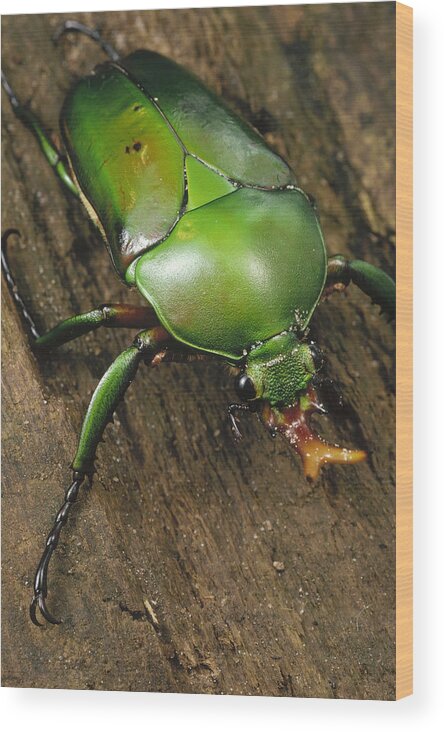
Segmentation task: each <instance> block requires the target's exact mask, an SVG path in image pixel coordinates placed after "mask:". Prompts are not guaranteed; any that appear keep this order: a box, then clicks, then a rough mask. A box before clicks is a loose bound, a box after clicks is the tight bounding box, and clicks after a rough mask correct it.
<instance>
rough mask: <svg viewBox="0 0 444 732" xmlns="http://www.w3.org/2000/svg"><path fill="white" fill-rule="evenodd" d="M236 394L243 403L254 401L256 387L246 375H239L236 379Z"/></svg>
mask: <svg viewBox="0 0 444 732" xmlns="http://www.w3.org/2000/svg"><path fill="white" fill-rule="evenodd" d="M235 388H236V393H237V395H238V397H239V398H240V399H242V401H243V402H249V401H251V400H252V399H256V387H255V385H254V383H253V381H252V379H250V377H249V376H247V374H241V375H240V376H239V377H238V378H237V379H236V384H235Z"/></svg>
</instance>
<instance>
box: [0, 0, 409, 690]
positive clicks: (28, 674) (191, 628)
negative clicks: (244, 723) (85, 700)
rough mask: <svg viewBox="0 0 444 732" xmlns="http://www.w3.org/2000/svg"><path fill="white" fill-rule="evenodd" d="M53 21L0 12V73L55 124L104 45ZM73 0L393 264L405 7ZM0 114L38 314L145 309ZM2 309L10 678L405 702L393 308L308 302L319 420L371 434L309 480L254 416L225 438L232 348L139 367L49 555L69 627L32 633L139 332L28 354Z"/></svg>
mask: <svg viewBox="0 0 444 732" xmlns="http://www.w3.org/2000/svg"><path fill="white" fill-rule="evenodd" d="M62 17H63V16H34V17H29V16H28V17H25V16H23V17H4V18H3V55H4V58H3V69H4V70H5V71H6V73H7V75H8V77H9V79H10V82H11V84H13V86H14V87H15V89H16V92H17V94H18V95H19V96H20V97H21V98H22V99H25V100H28V99H31V107H32V109H33V110H34V111H35V112H36V113H38V114H39V115H40V116H41V117H42V118H43V120H44V121H45V124H46V125H47V126H48V127H49V128H52V129H54V130H55V129H56V127H57V117H58V111H59V109H60V107H61V103H62V101H63V98H64V95H65V94H66V92H67V90H68V88H69V86H70V84H72V82H73V80H74V79H75V78H77V77H78V76H79V75H81V74H84V73H86V72H87V71H88V70H89V69H90V68H91V67H92V66H94V65H95V63H96V62H97V61H98V60H102V58H103V56H102V54H101V53H100V50H99V49H98V48H97V47H96V46H95V45H94V44H93V43H92V42H91V41H88V39H85V38H81V37H79V36H71V37H69V38H66V39H65V40H64V41H63V43H62V44H61V45H60V46H59V47H58V48H56V47H54V46H53V44H52V43H51V40H50V39H51V35H52V33H53V31H54V30H55V28H56V27H58V25H59V23H60V22H61V20H62ZM69 17H76V18H78V19H80V20H82V21H84V22H86V23H88V24H90V25H94V26H100V27H102V29H103V30H104V34H105V36H106V37H107V38H108V39H109V40H111V42H112V43H113V44H114V45H115V46H116V47H117V49H118V50H119V51H120V52H122V53H126V52H129V51H131V50H134V49H135V48H138V47H147V48H151V49H153V50H156V51H159V52H161V53H164V54H166V55H168V56H170V57H172V58H174V59H175V60H177V61H178V62H180V63H183V64H185V65H186V66H188V67H189V68H190V69H192V70H193V71H195V72H196V73H197V74H198V75H199V76H200V77H201V78H202V79H204V80H205V81H206V82H207V83H208V84H209V85H210V86H211V87H212V88H213V89H215V90H216V91H217V92H218V93H221V94H222V95H223V96H224V98H225V99H226V100H227V101H228V102H229V103H231V104H232V105H233V106H234V108H235V109H237V110H238V111H239V112H241V113H242V114H243V115H244V116H245V117H247V118H248V119H249V120H250V121H251V122H252V123H253V124H255V125H256V126H257V127H258V129H259V130H260V131H261V132H262V133H264V134H265V136H266V138H267V140H268V141H269V142H270V144H272V145H274V146H275V148H276V149H277V150H278V151H279V152H280V153H281V154H283V155H284V156H285V157H286V158H287V159H288V160H289V162H290V164H291V165H292V166H293V167H294V169H295V170H296V173H297V175H298V177H299V182H300V184H301V185H302V186H303V187H304V188H305V189H306V190H308V191H309V192H310V193H311V194H312V195H314V196H315V198H316V199H317V203H318V207H319V211H320V216H321V222H322V226H323V229H324V233H325V236H326V242H327V247H328V249H329V252H330V253H334V252H336V251H341V252H343V253H345V254H347V255H350V254H353V255H356V256H361V257H365V258H366V259H368V260H369V261H371V262H373V263H375V264H380V265H382V266H383V267H385V268H386V269H387V270H388V271H389V272H390V273H392V274H393V271H394V262H395V249H394V230H395V176H394V172H395V167H394V166H395V96H394V82H395V44H394V32H395V5H394V4H393V3H382V4H379V3H378V4H370V5H367V4H363V5H361V4H359V5H332V6H327V5H326V6H306V7H303V6H299V7H298V6H296V7H273V8H262V9H260V8H249V9H236V10H235V9H220V10H198V11H195V10H191V11H188V10H180V11H178V10H174V11H156V12H146V13H142V12H135V13H112V14H95V15H94V16H93V15H88V14H82V15H75V16H72V15H71V16H69ZM3 97H4V95H3ZM3 109H4V127H3V132H4V135H3V229H5V228H6V227H11V226H14V227H17V228H19V229H20V231H21V233H22V239H21V241H20V243H17V244H16V245H14V247H13V251H12V252H11V261H12V264H13V268H14V271H15V273H16V276H17V280H18V282H19V285H20V288H21V290H22V293H23V296H24V298H25V300H26V302H27V303H28V305H29V307H30V309H31V311H32V312H33V313H34V314H35V317H36V320H37V323H38V326H39V327H40V328H41V329H44V328H48V327H50V326H52V325H54V324H55V323H56V322H57V321H58V320H60V319H62V318H64V317H67V316H68V315H70V314H71V313H73V312H80V311H85V310H88V309H90V308H91V307H92V306H93V305H96V304H98V303H101V302H104V301H106V300H113V301H119V300H124V301H132V302H137V297H136V296H135V295H134V294H133V293H129V292H128V291H125V289H124V288H122V286H121V285H120V284H119V282H118V281H117V279H116V278H115V277H114V275H113V272H112V268H111V264H110V262H109V261H108V258H107V256H106V254H105V252H104V249H103V245H102V244H101V242H100V240H99V237H98V236H97V234H96V233H95V232H94V231H93V229H92V227H91V225H90V224H89V223H88V221H87V217H86V215H85V214H84V211H83V210H82V208H81V207H80V205H78V204H77V203H76V202H74V203H73V202H72V201H71V200H70V198H69V197H68V195H67V194H65V192H64V191H62V189H61V186H60V185H59V183H58V182H57V181H56V180H55V179H54V177H53V175H52V171H51V170H50V169H49V168H47V167H46V165H45V163H44V161H43V159H42V157H41V154H40V152H39V150H38V149H37V146H36V144H35V141H34V140H33V139H32V138H31V136H30V134H29V132H28V131H27V130H25V129H23V127H22V126H21V124H20V123H19V122H18V121H17V120H16V119H14V117H13V115H12V113H11V110H10V108H9V106H8V103H7V100H6V99H5V98H3ZM98 111H99V110H98ZM2 304H3V409H4V416H3V512H2V517H3V534H2V536H3V554H2V556H3V684H4V685H6V686H34V687H65V688H66V687H67V688H88V689H122V690H139V691H142V690H148V691H182V692H199V693H217V694H222V693H223V694H261V695H288V696H291V695H293V696H318V697H352V698H383V699H393V698H394V697H395V409H394V405H395V402H394V388H395V371H394V347H395V341H394V332H395V331H394V326H393V325H392V324H387V323H386V322H385V320H384V319H383V318H381V317H380V316H379V309H378V308H376V307H375V306H373V305H372V304H371V303H370V302H369V301H368V300H367V298H366V297H365V296H364V295H362V294H361V293H359V292H357V291H353V292H352V291H350V292H349V293H348V294H347V295H338V296H335V297H333V298H331V299H330V300H329V301H327V302H324V303H322V304H321V306H320V307H319V308H318V310H317V313H316V315H315V317H314V319H313V321H312V331H311V333H312V335H313V337H315V338H316V339H317V341H318V342H319V344H320V345H321V346H322V348H323V350H324V352H325V355H326V357H327V363H328V365H327V371H328V373H329V375H330V376H331V377H332V378H333V379H334V380H335V381H336V382H337V384H338V386H339V388H340V391H341V392H342V394H343V398H344V404H345V407H344V409H343V410H342V412H340V413H338V414H333V415H332V416H330V417H329V418H322V419H321V420H319V423H318V424H319V428H320V429H321V431H322V433H323V434H324V435H325V436H326V437H328V438H330V439H335V440H337V441H338V442H340V443H341V444H346V445H351V446H356V447H364V448H366V449H368V450H369V451H370V457H369V460H368V462H367V463H366V464H363V465H359V466H356V467H348V468H341V467H332V468H329V469H328V470H325V471H324V473H323V475H322V478H321V479H320V480H319V482H318V483H316V484H315V485H310V484H309V483H307V482H306V481H305V479H304V478H303V475H302V472H301V466H300V463H299V462H298V460H297V458H296V457H295V456H293V455H292V454H291V452H290V451H289V450H288V449H287V447H286V445H285V444H284V443H283V442H282V441H281V440H276V441H273V440H271V439H270V437H269V436H268V435H267V434H266V432H265V430H264V429H263V427H262V426H261V425H260V424H259V423H258V422H257V421H256V419H255V418H254V417H250V418H248V417H247V418H243V419H242V429H243V432H244V436H245V439H244V440H243V442H242V443H241V444H235V443H234V442H233V439H232V436H231V433H230V429H229V426H228V424H227V419H226V406H227V404H228V403H229V401H230V400H232V398H233V396H234V395H233V389H232V377H231V376H230V375H229V374H228V373H227V372H226V370H225V369H224V368H223V366H222V365H220V364H217V363H214V364H213V363H211V364H205V363H195V364H191V365H167V366H163V367H162V368H159V369H158V370H148V369H145V370H142V371H141V372H140V373H139V375H138V378H137V379H136V381H135V382H134V384H133V385H132V387H131V389H130V390H129V392H128V394H127V398H126V400H125V403H124V404H122V405H121V407H120V408H119V409H118V414H117V419H116V422H115V424H114V425H112V426H110V427H108V429H107V431H106V435H105V437H106V440H105V444H103V445H101V447H100V449H99V453H98V460H97V468H98V474H97V476H96V478H95V481H94V486H93V489H92V491H91V492H87V493H85V494H84V497H83V499H82V501H81V503H80V505H79V506H78V510H77V511H76V512H75V518H73V520H72V521H70V523H69V526H68V527H67V528H66V530H65V533H64V535H63V539H62V541H61V545H60V548H59V551H58V554H57V557H56V558H55V560H54V561H53V563H52V566H51V571H50V607H51V608H52V609H53V610H54V612H55V613H57V614H60V615H61V616H62V617H63V619H64V623H63V625H62V626H60V627H56V628H55V627H49V628H44V629H38V628H35V627H34V626H33V625H32V624H31V623H30V621H29V619H28V615H27V612H28V603H29V600H30V597H31V586H32V581H33V575H34V571H35V566H36V561H37V559H38V557H39V556H40V553H41V550H42V547H43V542H44V539H45V536H46V533H47V531H48V529H49V527H50V525H51V523H52V520H53V517H54V515H55V512H56V510H57V508H58V507H59V505H60V502H61V498H62V494H63V491H64V489H65V487H66V485H67V481H68V480H69V472H68V465H69V463H70V460H71V459H72V456H73V454H74V451H75V447H76V438H77V435H78V432H79V428H80V425H81V420H82V416H83V414H84V411H85V409H86V407H87V404H88V399H89V396H90V394H91V391H92V389H93V387H94V385H95V383H96V382H97V380H98V379H99V378H100V376H101V374H102V373H103V372H104V370H105V369H106V368H107V366H108V364H109V363H110V362H111V360H112V359H113V358H114V357H115V356H116V355H117V353H118V352H119V351H120V350H122V349H123V348H124V347H125V346H126V344H128V343H129V342H130V340H131V338H132V336H131V333H129V332H124V331H119V332H110V331H108V332H98V333H95V334H92V335H90V336H87V337H85V338H83V339H81V340H79V341H77V342H73V343H71V344H70V345H68V346H65V347H64V348H62V349H60V350H59V351H57V352H54V353H53V354H51V355H49V356H45V357H40V356H39V357H38V358H36V357H35V356H34V355H33V354H32V352H31V350H30V347H29V343H28V340H27V337H26V334H25V332H24V329H23V326H22V323H21V322H20V319H19V317H18V314H17V312H16V310H15V308H14V306H13V304H12V302H11V298H10V295H9V293H8V292H7V290H6V288H5V287H4V288H3V294H2ZM274 562H282V565H283V567H284V570H283V571H277V569H276V567H275V566H274V564H273V563H274ZM277 566H280V565H277Z"/></svg>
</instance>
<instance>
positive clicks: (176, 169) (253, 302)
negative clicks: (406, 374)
mask: <svg viewBox="0 0 444 732" xmlns="http://www.w3.org/2000/svg"><path fill="white" fill-rule="evenodd" d="M67 30H74V31H79V32H83V33H86V34H87V35H89V36H90V37H92V38H94V39H95V40H97V41H98V42H99V43H100V44H101V46H102V48H103V49H104V50H105V51H106V52H107V53H108V55H109V56H110V61H109V62H107V63H104V64H102V65H100V66H98V67H96V69H94V71H93V72H92V73H91V74H90V75H89V76H87V77H85V78H84V79H82V80H80V81H79V82H78V83H77V84H76V85H75V87H74V88H73V89H72V90H71V92H70V93H69V95H68V97H67V99H66V101H65V103H64V105H63V109H62V112H61V117H60V128H61V134H62V138H63V142H64V146H65V150H66V157H67V161H68V165H67V166H66V165H65V163H64V161H63V159H62V158H61V157H60V155H59V153H58V151H57V150H56V149H55V148H54V146H53V145H52V143H51V142H50V140H49V138H48V137H47V136H46V135H45V133H44V132H43V129H42V127H41V125H40V123H39V121H38V120H37V119H36V118H35V117H34V115H33V114H32V112H31V111H30V110H29V108H27V107H25V106H22V105H21V104H20V103H19V101H18V100H17V98H16V96H15V95H14V93H13V91H12V89H11V87H10V86H9V84H8V82H7V80H6V79H5V77H4V76H3V75H2V82H3V86H4V88H5V90H6V92H7V94H8V96H9V99H10V102H11V104H12V107H13V108H14V111H15V113H16V114H17V116H18V117H19V118H20V119H22V121H23V122H24V123H25V124H26V125H27V126H28V127H29V128H30V129H31V130H32V131H33V133H34V134H35V136H36V137H37V139H38V141H39V143H40V146H41V148H42V151H43V153H44V155H45V157H46V158H47V160H48V161H49V163H50V164H51V165H52V166H53V168H54V170H55V172H56V173H57V175H58V176H59V178H60V179H61V180H62V181H63V183H64V184H65V185H66V186H67V187H68V188H69V190H70V191H71V192H72V193H73V194H74V195H75V196H78V197H80V199H81V201H82V202H83V203H84V205H85V208H86V210H87V211H88V213H89V215H90V217H91V218H92V220H93V221H94V223H95V224H96V226H97V228H98V229H99V231H100V233H101V234H102V237H103V239H104V241H105V244H106V246H107V248H108V251H109V254H110V256H111V259H112V262H113V265H114V267H115V269H116V272H117V274H118V276H119V277H120V279H121V280H122V281H123V282H124V283H125V284H126V285H127V286H129V287H136V288H137V289H138V291H139V292H140V293H141V295H142V296H143V297H144V298H145V300H146V301H147V303H148V305H147V306H145V307H135V306H128V305H123V304H107V305H102V306H101V307H99V308H97V309H96V310H93V311H91V312H89V313H84V314H82V315H76V316H74V317H71V318H68V319H67V320H65V321H64V322H62V323H61V324H59V325H58V326H56V327H55V328H53V329H52V330H51V331H49V332H48V333H46V334H45V335H42V336H39V335H38V333H37V331H36V329H35V326H34V324H33V321H32V318H31V316H30V315H29V313H28V311H27V310H26V308H25V306H24V304H23V301H22V300H21V298H20V296H19V295H18V293H17V290H16V288H15V287H11V290H12V292H13V294H14V297H15V299H16V301H17V303H18V305H19V306H20V308H21V310H22V313H23V315H24V317H25V318H26V320H27V322H28V324H29V325H30V328H31V332H32V334H33V336H34V337H35V341H34V347H35V348H37V349H47V348H53V347H56V346H59V345H61V344H63V343H66V342H67V341H69V340H72V339H73V338H77V337H78V336H80V335H83V334H84V333H87V332H89V331H92V330H95V329H96V328H99V327H101V326H105V327H132V328H139V329H140V332H139V334H138V336H137V337H136V339H135V340H134V342H133V345H132V346H131V347H130V348H128V349H127V350H125V351H124V352H123V353H121V354H120V355H119V356H118V357H117V359H116V360H115V361H114V363H113V364H112V365H111V366H110V368H109V369H108V371H107V372H106V373H105V375H104V376H103V378H102V380H101V381H100V383H99V384H98V386H97V388H96V390H95V392H94V395H93V397H92V399H91V402H90V406H89V408H88V411H87V414H86V416H85V419H84V422H83V426H82V430H81V434H80V439H79V444H78V449H77V453H76V455H75V457H74V460H73V463H72V469H73V480H72V483H71V485H70V487H69V488H68V490H67V492H66V495H65V501H64V503H63V505H62V507H61V509H60V511H59V513H58V514H57V517H56V519H55V522H54V525H53V528H52V530H51V532H50V534H49V535H48V538H47V541H46V546H45V550H44V553H43V555H42V558H41V560H40V563H39V565H38V568H37V572H36V576H35V581H34V596H33V599H32V603H31V609H30V612H31V618H32V620H33V622H34V623H36V624H39V622H38V620H37V616H36V610H37V608H39V609H40V611H41V613H42V615H43V617H44V618H45V619H46V620H47V621H49V622H51V623H57V622H59V621H58V620H57V619H56V618H54V617H53V616H52V615H51V613H50V612H49V610H48V608H47V605H46V597H47V571H48V564H49V561H50V558H51V556H52V553H53V552H54V549H55V548H56V546H57V543H58V539H59V536H60V532H61V529H62V527H63V525H64V524H65V523H66V520H67V518H68V514H69V511H70V508H71V506H72V504H73V503H74V502H75V500H76V498H77V495H78V493H79V489H80V486H81V485H82V484H83V483H84V481H85V479H86V478H87V477H88V476H89V477H91V476H92V474H93V471H94V459H95V454H96V449H97V446H98V443H99V442H100V440H101V438H102V434H103V431H104V429H105V427H106V425H107V423H108V422H109V421H110V420H111V419H112V415H113V413H114V411H115V409H116V406H117V404H118V402H119V401H120V399H121V398H122V397H123V395H124V393H125V391H126V389H127V388H128V386H129V385H130V383H131V381H132V380H133V378H134V376H135V374H136V371H137V368H138V366H139V364H140V363H141V362H145V363H151V364H157V363H161V362H162V361H187V360H190V359H191V358H193V356H197V357H199V358H202V357H219V358H221V359H223V360H224V361H225V362H227V363H228V364H230V365H231V366H232V367H234V368H235V369H237V374H238V375H237V377H236V391H237V394H238V396H239V398H240V400H241V403H239V404H232V405H230V407H229V415H230V417H231V421H232V427H233V430H234V432H235V434H236V435H239V434H240V433H239V430H238V426H237V422H236V418H235V411H236V410H237V409H248V410H251V411H256V412H257V414H258V415H259V417H260V418H261V419H262V421H263V422H264V423H265V425H266V426H267V427H268V428H269V429H270V431H271V432H272V434H276V433H277V432H281V433H282V434H284V435H285V436H286V438H287V439H288V440H289V442H290V444H292V445H293V447H294V448H295V449H296V450H297V451H298V452H299V454H300V455H301V457H302V460H303V465H304V471H305V474H306V476H307V477H308V478H311V479H315V478H316V477H317V475H318V472H319V470H320V468H321V466H322V465H323V464H324V463H356V462H359V461H361V460H364V459H365V457H366V454H365V452H363V451H362V450H348V449H346V448H340V447H338V446H336V445H330V444H327V443H326V442H325V441H324V440H322V438H320V437H319V436H318V435H316V434H315V433H314V432H313V431H312V429H311V428H310V426H309V423H308V418H309V415H310V414H311V413H312V412H313V411H322V404H321V401H320V399H319V398H318V396H317V393H316V390H315V387H314V383H315V377H316V373H317V371H318V368H319V352H318V350H317V348H316V347H315V346H314V344H313V343H309V342H307V339H306V330H307V326H308V324H309V322H310V318H311V316H312V314H313V311H314V310H315V308H316V306H317V304H318V302H319V299H320V297H321V295H322V294H323V293H325V292H326V291H327V292H328V291H331V290H335V289H341V288H344V287H345V286H347V285H348V284H349V282H350V281H353V282H355V283H356V284H358V286H359V287H360V288H361V289H362V290H363V291H364V292H366V293H367V294H368V295H369V296H370V297H371V298H372V299H373V300H374V301H375V302H376V303H378V304H380V305H381V307H382V309H383V310H384V311H385V312H386V313H387V314H388V315H389V317H394V311H395V286H394V282H393V280H392V279H391V278H390V277H389V276H388V275H387V274H385V273H384V272H382V271H381V270H379V269H377V268H376V267H373V266H372V265H370V264H366V263H364V262H360V261H358V260H355V261H346V260H345V258H344V257H341V256H340V255H337V256H335V257H331V258H330V259H328V258H327V254H326V250H325V245H324V240H323V236H322V232H321V229H320V226H319V221H318V218H317V215H316V211H315V208H314V206H313V204H312V201H311V199H310V197H309V196H307V194H306V193H304V191H303V190H302V189H301V188H299V187H298V184H297V181H296V178H295V176H294V174H293V172H292V171H291V170H290V168H289V167H288V165H287V164H286V163H285V162H284V160H282V158H280V157H279V156H278V155H277V154H276V153H275V152H273V151H272V150H271V149H270V148H269V147H268V146H267V145H266V143H265V142H264V140H263V139H262V137H261V136H260V135H259V134H258V133H257V132H256V131H255V130H254V129H253V128H252V127H250V126H249V125H248V124H246V123H245V122H243V121H242V120H241V119H239V118H238V117H237V116H236V115H235V114H234V113H233V112H232V111H230V109H229V108H228V107H226V106H225V104H224V103H223V102H222V101H221V100H220V99H219V98H218V97H216V96H215V95H214V94H213V93H211V92H210V91H209V90H208V89H206V88H205V87H204V86H203V84H202V83H201V82H200V81H199V80H198V79H197V78H196V77H195V76H194V75H192V74H191V73H189V72H188V71H186V70H185V69H183V68H181V67H180V66H178V65H177V64H175V63H174V62H173V61H170V60H168V59H166V58H164V57H162V56H160V55H158V54H157V53H154V52H151V51H136V52H135V53H132V54H131V55H129V56H127V57H126V58H124V59H121V58H119V56H118V54H117V53H116V52H115V51H114V49H112V48H111V47H110V46H109V45H108V44H107V43H105V41H103V39H102V38H101V37H100V36H99V34H98V33H97V31H94V30H91V29H89V28H86V27H85V26H83V25H82V24H80V23H77V22H75V21H68V22H67V23H65V24H64V26H63V27H62V29H61V30H60V32H59V35H60V34H61V33H62V32H64V31H67ZM9 233H10V232H7V233H6V235H5V236H4V237H3V241H4V242H6V239H7V236H8V234H9ZM2 262H3V267H4V272H5V275H6V278H7V281H8V283H9V284H10V285H11V286H12V285H13V279H12V276H11V273H10V271H9V268H8V265H7V261H6V258H5V256H4V252H2Z"/></svg>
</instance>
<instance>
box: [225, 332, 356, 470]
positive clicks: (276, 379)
mask: <svg viewBox="0 0 444 732" xmlns="http://www.w3.org/2000/svg"><path fill="white" fill-rule="evenodd" d="M322 361H323V359H322V356H321V353H320V351H319V349H318V348H317V347H316V346H315V345H314V344H307V343H301V342H300V341H299V340H298V339H297V337H296V335H295V334H294V333H292V332H288V333H281V334H280V335H278V336H275V337H274V338H271V339H270V340H268V341H265V343H262V344H260V345H258V346H257V347H256V348H253V349H252V350H251V351H250V353H249V354H248V357H247V362H246V365H245V369H244V371H243V372H242V373H241V374H240V376H238V378H237V382H236V389H237V393H238V395H239V397H240V398H241V399H242V401H245V402H251V404H252V406H253V405H255V407H256V410H257V411H258V414H259V416H260V418H261V420H262V422H263V423H264V424H265V425H266V427H267V428H268V429H269V430H270V431H271V433H272V434H273V435H276V434H277V433H278V432H279V433H280V434H282V435H283V436H284V437H285V438H286V439H287V440H288V442H289V443H290V445H291V446H292V447H293V448H294V449H295V450H296V452H297V453H298V454H299V455H300V456H301V458H302V463H303V469H304V473H305V476H306V477H307V478H309V479H311V480H315V479H316V478H317V477H318V475H319V471H320V469H321V467H322V466H323V465H325V464H326V463H338V464H345V463H349V464H350V463H357V462H361V461H362V460H365V458H366V453H365V452H364V451H363V450H348V449H347V448H343V447H339V446H338V445H331V444H329V443H328V442H326V441H325V440H324V439H323V438H322V437H320V436H319V435H317V434H316V432H314V431H313V430H312V428H311V427H310V415H311V414H312V413H313V412H325V409H324V407H323V405H322V403H321V401H320V399H319V397H318V395H317V393H316V390H315V388H314V386H313V382H312V379H313V376H314V375H315V374H316V373H317V371H318V370H319V369H320V368H321V367H322Z"/></svg>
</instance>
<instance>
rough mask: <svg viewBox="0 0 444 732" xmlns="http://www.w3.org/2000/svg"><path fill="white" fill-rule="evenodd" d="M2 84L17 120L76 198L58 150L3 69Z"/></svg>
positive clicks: (73, 184)
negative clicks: (28, 131) (17, 94)
mask: <svg viewBox="0 0 444 732" xmlns="http://www.w3.org/2000/svg"><path fill="white" fill-rule="evenodd" d="M2 85H3V88H4V90H5V92H6V94H7V95H8V97H9V101H10V103H11V107H12V109H13V111H14V114H15V115H16V116H17V117H18V119H19V120H21V122H23V124H24V125H25V126H26V127H28V129H30V130H31V132H32V133H33V135H34V137H35V138H36V140H37V142H38V143H39V145H40V149H41V151H42V152H43V155H44V156H45V158H46V160H47V161H48V163H49V164H50V166H51V168H53V170H54V172H55V174H56V175H57V177H58V178H59V179H60V180H61V181H62V183H63V184H64V185H65V186H66V188H68V190H69V191H70V192H71V193H72V194H73V195H74V196H76V198H78V197H79V189H78V188H77V186H76V184H75V183H74V181H73V179H72V178H71V176H70V174H69V172H68V169H67V167H66V165H65V163H64V162H63V160H62V158H61V156H60V153H59V151H58V150H57V148H56V147H55V146H54V145H53V144H52V142H51V140H50V139H49V137H48V135H47V134H46V132H45V131H44V129H43V126H42V124H41V122H40V120H39V119H38V118H37V117H36V116H35V114H33V112H31V110H30V108H29V107H28V106H26V105H24V104H21V103H20V102H19V100H18V99H17V97H16V96H15V94H14V92H13V90H12V88H11V86H10V84H9V82H8V80H7V78H6V76H5V75H4V73H3V71H2Z"/></svg>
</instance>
